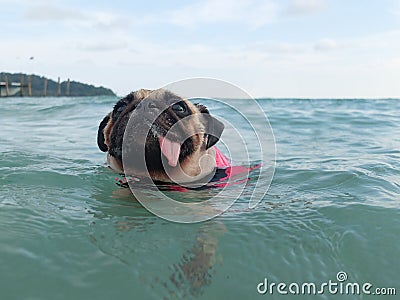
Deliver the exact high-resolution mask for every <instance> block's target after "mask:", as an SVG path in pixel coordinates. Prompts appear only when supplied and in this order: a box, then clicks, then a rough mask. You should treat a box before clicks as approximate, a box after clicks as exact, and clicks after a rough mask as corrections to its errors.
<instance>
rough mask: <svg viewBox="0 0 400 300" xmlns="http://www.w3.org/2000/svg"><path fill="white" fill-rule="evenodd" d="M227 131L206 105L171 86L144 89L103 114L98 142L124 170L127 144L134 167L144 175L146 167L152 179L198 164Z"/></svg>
mask: <svg viewBox="0 0 400 300" xmlns="http://www.w3.org/2000/svg"><path fill="white" fill-rule="evenodd" d="M223 129H224V125H223V124H222V123H221V122H220V121H218V120H217V119H215V118H214V117H212V116H211V115H210V114H209V112H208V109H207V108H206V107H205V106H203V105H200V104H192V103H191V102H189V101H188V100H186V99H183V98H181V97H179V96H177V95H175V94H174V93H172V92H170V91H167V90H162V89H160V90H155V91H151V90H143V89H142V90H139V91H136V92H132V93H131V94H129V95H128V96H126V97H125V98H123V99H121V100H119V101H118V102H117V103H116V104H115V106H114V109H113V111H112V112H110V113H109V114H108V115H107V116H105V117H104V119H103V120H102V121H101V123H100V125H99V129H98V135H97V143H98V146H99V148H100V150H102V151H104V152H108V154H109V156H110V157H111V158H112V159H113V160H115V161H116V162H117V164H118V165H119V169H120V170H124V169H126V167H127V166H123V163H122V161H123V159H122V152H123V150H122V149H123V146H122V145H123V142H124V151H125V152H124V156H125V155H127V154H128V155H127V157H129V169H133V170H134V173H135V172H136V173H137V174H138V175H139V174H141V173H142V172H143V171H144V170H143V169H144V168H146V169H147V171H148V173H149V174H150V176H151V177H153V178H165V176H163V175H165V173H166V169H174V168H177V167H178V165H179V166H181V167H182V166H185V165H186V166H187V165H191V164H197V165H198V164H199V162H198V161H197V160H199V158H200V157H201V156H202V154H205V153H206V152H207V150H208V149H210V148H211V147H212V146H214V145H215V144H216V143H217V142H218V140H219V138H220V136H221V134H222V131H223ZM143 157H144V158H145V164H146V165H145V166H144V165H143V163H141V161H143ZM124 162H126V160H125V159H124ZM167 171H168V170H167Z"/></svg>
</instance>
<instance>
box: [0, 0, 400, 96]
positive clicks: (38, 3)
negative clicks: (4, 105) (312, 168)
mask: <svg viewBox="0 0 400 300" xmlns="http://www.w3.org/2000/svg"><path fill="white" fill-rule="evenodd" d="M0 11H1V20H2V22H1V24H2V25H1V27H0V32H1V40H2V41H1V55H0V71H8V72H20V71H22V72H27V73H35V74H39V75H45V76H48V77H50V78H57V77H58V76H60V77H61V78H62V79H64V80H65V79H66V78H68V77H69V78H71V79H74V80H78V81H83V82H87V83H93V84H95V85H105V86H108V87H110V88H112V89H113V90H114V91H116V92H117V93H118V94H119V95H124V94H126V93H128V92H129V91H131V90H135V89H138V88H158V87H162V86H163V85H165V84H167V83H169V82H172V81H175V80H179V79H184V78H188V77H212V78H218V79H222V80H227V81H229V82H231V83H233V84H236V85H238V86H240V87H242V88H243V89H245V90H246V91H248V92H249V93H250V94H251V95H252V96H254V97H301V98H308V97H310V98H354V97H366V98H381V97H400V84H399V83H400V1H399V0H369V1H362V0H348V1H345V0H282V1H278V0H237V1H234V0H219V1H217V0H204V1H201V0H193V1H160V2H159V3H157V2H151V1H149V2H145V1H140V2H139V1H122V0H114V1H86V3H82V1H75V0H73V1H71V0H70V1H66V0H65V1H64V0H59V1H56V0H53V1H46V0H14V1H3V0H0ZM32 56H33V57H34V59H33V60H30V59H29V58H30V57H32Z"/></svg>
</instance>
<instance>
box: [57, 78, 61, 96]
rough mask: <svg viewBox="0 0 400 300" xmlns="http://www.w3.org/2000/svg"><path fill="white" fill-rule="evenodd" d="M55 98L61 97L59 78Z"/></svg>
mask: <svg viewBox="0 0 400 300" xmlns="http://www.w3.org/2000/svg"><path fill="white" fill-rule="evenodd" d="M57 96H58V97H60V96H61V83H60V77H58V86H57Z"/></svg>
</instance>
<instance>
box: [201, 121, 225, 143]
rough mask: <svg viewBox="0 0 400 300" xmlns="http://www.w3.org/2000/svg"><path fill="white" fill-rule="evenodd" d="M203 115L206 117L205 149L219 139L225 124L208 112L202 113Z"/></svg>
mask: <svg viewBox="0 0 400 300" xmlns="http://www.w3.org/2000/svg"><path fill="white" fill-rule="evenodd" d="M204 117H206V118H205V119H206V135H205V137H206V149H209V148H211V147H212V146H214V145H215V144H216V143H217V142H218V141H219V139H220V137H221V135H222V132H223V131H224V128H225V125H224V123H222V122H221V121H218V120H217V119H216V118H214V117H212V116H210V115H209V114H204Z"/></svg>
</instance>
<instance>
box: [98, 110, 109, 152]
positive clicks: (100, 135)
mask: <svg viewBox="0 0 400 300" xmlns="http://www.w3.org/2000/svg"><path fill="white" fill-rule="evenodd" d="M108 121H110V114H108V115H107V116H105V117H104V119H103V121H101V123H100V125H99V129H98V131H97V146H99V149H100V150H101V151H103V152H107V151H108V146H107V145H106V144H105V141H104V128H105V127H106V126H107V124H108Z"/></svg>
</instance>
